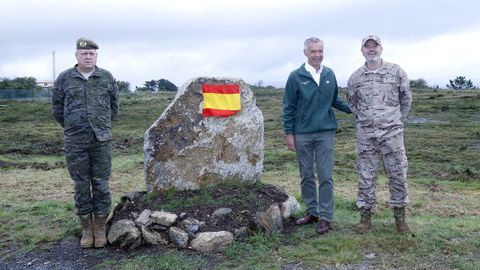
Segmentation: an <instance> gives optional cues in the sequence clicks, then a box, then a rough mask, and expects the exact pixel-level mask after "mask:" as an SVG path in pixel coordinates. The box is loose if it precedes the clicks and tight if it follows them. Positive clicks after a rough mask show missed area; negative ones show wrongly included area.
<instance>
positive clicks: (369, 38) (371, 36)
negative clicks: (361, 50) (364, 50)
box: [362, 35, 382, 47]
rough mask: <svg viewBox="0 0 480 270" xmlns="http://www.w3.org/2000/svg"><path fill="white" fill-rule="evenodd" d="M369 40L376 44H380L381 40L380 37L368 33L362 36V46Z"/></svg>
mask: <svg viewBox="0 0 480 270" xmlns="http://www.w3.org/2000/svg"><path fill="white" fill-rule="evenodd" d="M369 40H373V41H375V42H376V43H377V44H378V45H380V46H382V41H380V38H379V37H377V36H375V35H368V36H366V37H364V38H363V39H362V47H363V46H365V43H367V41H369Z"/></svg>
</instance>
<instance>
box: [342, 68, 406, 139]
mask: <svg viewBox="0 0 480 270" xmlns="http://www.w3.org/2000/svg"><path fill="white" fill-rule="evenodd" d="M347 99H348V106H349V107H350V109H351V110H352V112H353V113H354V115H355V118H356V122H357V125H356V126H357V128H360V129H362V130H365V131H375V130H378V129H389V128H392V127H396V128H399V127H401V128H403V121H404V119H405V117H406V116H407V114H408V112H409V111H410V106H411V103H412V93H411V92H410V82H409V80H408V78H407V74H406V73H405V71H403V70H402V68H400V67H399V66H398V65H396V64H392V63H388V62H383V63H382V65H381V66H380V68H379V69H378V70H376V71H370V70H368V69H367V67H366V65H363V66H362V67H360V68H359V69H357V70H356V71H355V72H354V73H353V74H352V75H351V76H350V79H349V80H348V94H347Z"/></svg>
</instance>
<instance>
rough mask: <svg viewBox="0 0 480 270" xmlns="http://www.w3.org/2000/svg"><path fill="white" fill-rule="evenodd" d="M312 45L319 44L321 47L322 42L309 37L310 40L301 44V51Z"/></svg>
mask: <svg viewBox="0 0 480 270" xmlns="http://www.w3.org/2000/svg"><path fill="white" fill-rule="evenodd" d="M313 43H321V44H322V46H323V41H322V40H321V39H319V38H316V37H311V38H307V39H305V42H304V43H303V50H304V51H307V50H308V47H310V45H311V44H313Z"/></svg>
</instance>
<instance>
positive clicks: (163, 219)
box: [108, 196, 300, 252]
mask: <svg viewBox="0 0 480 270" xmlns="http://www.w3.org/2000/svg"><path fill="white" fill-rule="evenodd" d="M133 203H134V201H133V200H131V198H130V197H128V196H124V197H123V198H122V203H121V204H119V205H118V206H117V207H116V208H115V209H116V210H118V209H127V208H128V204H133ZM299 210H300V205H299V203H298V202H297V200H296V199H295V198H294V197H292V196H288V199H287V200H286V201H285V202H282V203H279V204H272V205H271V206H270V207H269V208H268V209H267V210H266V211H262V212H256V215H255V221H254V223H255V225H256V226H255V230H258V231H262V232H265V233H266V234H271V233H272V232H281V231H282V229H283V221H284V220H286V219H288V218H290V216H291V214H292V213H294V212H296V211H299ZM114 213H115V211H114ZM231 213H232V210H231V209H230V208H219V209H217V210H215V211H214V212H213V213H212V214H211V215H210V218H211V219H212V220H215V219H218V220H220V219H223V218H228V216H229V215H230V214H231ZM129 216H130V217H131V218H128V219H120V220H117V221H115V222H111V225H110V226H109V231H108V242H109V243H110V244H111V245H113V246H118V247H121V248H126V249H135V248H138V247H140V246H141V245H165V246H174V247H180V248H190V249H193V250H197V251H200V252H221V251H223V250H224V249H225V248H226V247H227V246H228V245H229V244H230V243H232V241H233V240H234V239H235V238H240V239H244V238H247V237H248V236H249V234H250V233H252V230H251V228H247V227H241V228H235V230H234V231H233V232H231V231H214V232H211V231H210V232H209V231H202V229H203V228H204V227H205V224H206V221H203V220H196V219H193V218H190V217H188V215H187V214H186V213H171V212H166V211H151V210H149V209H144V210H143V211H142V212H141V213H135V212H132V213H130V214H129Z"/></svg>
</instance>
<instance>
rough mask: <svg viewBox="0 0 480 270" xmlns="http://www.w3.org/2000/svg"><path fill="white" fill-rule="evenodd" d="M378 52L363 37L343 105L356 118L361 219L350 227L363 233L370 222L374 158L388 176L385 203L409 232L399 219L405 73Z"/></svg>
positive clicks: (404, 200)
mask: <svg viewBox="0 0 480 270" xmlns="http://www.w3.org/2000/svg"><path fill="white" fill-rule="evenodd" d="M382 51H383V48H382V43H381V41H380V39H379V38H378V37H377V36H375V35H369V36H366V37H365V38H364V39H363V40H362V47H361V52H362V54H363V56H364V57H365V59H366V62H365V64H364V65H363V66H361V67H360V68H359V69H357V70H356V71H355V72H354V73H353V74H352V75H351V76H350V79H349V80H348V105H349V107H350V109H351V110H352V112H353V113H354V115H355V119H356V139H357V147H356V153H357V170H358V176H359V183H358V199H357V206H358V208H360V210H361V221H360V223H359V224H358V225H357V226H356V227H355V228H354V229H353V230H354V231H355V232H357V233H364V232H366V231H367V230H368V229H369V228H370V225H371V215H372V209H373V208H374V206H375V202H376V195H375V187H376V181H377V169H378V167H379V164H380V158H382V159H383V163H384V168H385V171H386V173H387V175H388V178H389V187H390V201H389V205H390V207H391V208H393V210H394V215H395V222H396V225H397V231H398V232H408V231H410V229H409V227H408V225H407V223H406V222H405V207H406V206H407V205H408V203H409V199H408V186H407V169H408V163H407V156H406V154H405V146H404V142H403V130H404V121H405V118H406V116H407V114H408V111H409V110H410V105H411V102H412V94H411V92H410V85H409V80H408V78H407V74H406V73H405V72H404V71H403V70H402V68H400V67H399V66H398V65H396V64H393V63H389V62H385V61H383V60H382V58H381V55H382Z"/></svg>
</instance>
